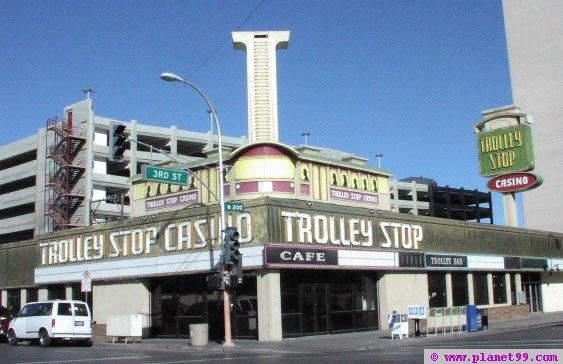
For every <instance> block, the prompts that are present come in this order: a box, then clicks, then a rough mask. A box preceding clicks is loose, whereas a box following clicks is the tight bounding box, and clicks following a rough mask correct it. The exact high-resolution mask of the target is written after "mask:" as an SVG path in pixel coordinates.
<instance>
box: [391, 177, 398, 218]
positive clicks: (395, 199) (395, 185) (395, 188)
mask: <svg viewBox="0 0 563 364" xmlns="http://www.w3.org/2000/svg"><path fill="white" fill-rule="evenodd" d="M392 191H393V211H394V212H396V213H399V183H398V182H397V180H396V179H395V180H393V183H392Z"/></svg>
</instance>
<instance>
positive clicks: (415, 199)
mask: <svg viewBox="0 0 563 364" xmlns="http://www.w3.org/2000/svg"><path fill="white" fill-rule="evenodd" d="M411 193H412V211H413V212H412V214H413V215H418V196H417V193H416V182H415V181H412V182H411ZM397 212H399V211H397ZM451 278H452V277H451V275H450V283H451ZM446 279H447V278H446ZM450 306H451V305H450V304H449V303H448V307H450Z"/></svg>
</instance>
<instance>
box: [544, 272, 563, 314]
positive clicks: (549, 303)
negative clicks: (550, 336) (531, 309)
mask: <svg viewBox="0 0 563 364" xmlns="http://www.w3.org/2000/svg"><path fill="white" fill-rule="evenodd" d="M542 282H543V284H542V287H541V291H542V302H543V312H556V311H563V300H562V299H561V298H562V297H563V273H560V272H556V273H553V274H552V275H549V274H548V273H544V274H543V276H542Z"/></svg>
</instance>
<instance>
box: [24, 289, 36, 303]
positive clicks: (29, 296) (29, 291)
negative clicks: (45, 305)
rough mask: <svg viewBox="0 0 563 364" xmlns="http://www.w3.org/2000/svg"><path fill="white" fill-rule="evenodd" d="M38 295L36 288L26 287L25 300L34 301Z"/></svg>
mask: <svg viewBox="0 0 563 364" xmlns="http://www.w3.org/2000/svg"><path fill="white" fill-rule="evenodd" d="M38 297H39V294H38V291H37V288H28V289H27V300H26V301H27V302H35V301H37V299H38Z"/></svg>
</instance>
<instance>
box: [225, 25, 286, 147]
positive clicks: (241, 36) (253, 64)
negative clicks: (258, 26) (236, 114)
mask: <svg viewBox="0 0 563 364" xmlns="http://www.w3.org/2000/svg"><path fill="white" fill-rule="evenodd" d="M232 35H233V45H234V48H235V49H236V50H243V51H245V52H246V64H247V66H246V70H247V91H248V137H249V139H250V142H251V143H253V142H260V141H266V142H269V141H276V142H277V141H278V139H279V138H278V90H277V88H278V87H277V85H278V81H277V66H276V51H278V50H280V49H286V48H287V46H288V44H289V31H267V32H233V33H232Z"/></svg>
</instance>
